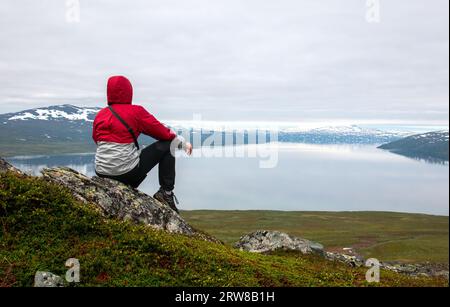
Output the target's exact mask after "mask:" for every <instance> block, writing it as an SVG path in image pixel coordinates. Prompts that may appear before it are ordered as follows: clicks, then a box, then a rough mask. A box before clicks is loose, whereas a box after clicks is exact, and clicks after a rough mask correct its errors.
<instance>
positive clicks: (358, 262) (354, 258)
mask: <svg viewBox="0 0 450 307" xmlns="http://www.w3.org/2000/svg"><path fill="white" fill-rule="evenodd" d="M324 256H325V258H326V259H328V260H331V261H339V262H342V263H345V264H347V265H349V266H351V267H361V266H365V264H366V261H365V260H364V258H363V257H361V256H360V255H348V254H340V253H331V252H325V253H324Z"/></svg>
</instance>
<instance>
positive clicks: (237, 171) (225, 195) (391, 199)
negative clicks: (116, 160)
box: [8, 144, 449, 215]
mask: <svg viewBox="0 0 450 307" xmlns="http://www.w3.org/2000/svg"><path fill="white" fill-rule="evenodd" d="M270 146H279V147H278V152H279V161H278V165H277V166H276V167H275V168H273V169H261V168H259V166H258V159H255V158H249V157H246V158H205V157H199V158H180V159H178V160H177V182H176V192H177V196H178V198H180V200H182V203H181V208H183V209H185V210H190V209H224V210H228V209H229V210H233V209H238V210H239V209H242V210H252V209H263V210H289V211H302V210H317V211H363V210H367V211H399V212H420V213H430V214H440V215H448V212H449V207H448V203H449V187H448V185H449V166H448V163H444V164H431V163H426V162H424V161H417V160H412V159H410V158H407V157H404V156H401V155H396V154H393V153H390V152H388V151H384V150H381V149H377V148H375V147H374V146H340V145H339V146H328V145H305V144H281V145H280V144H271V145H270ZM206 150H207V149H206ZM211 150H215V149H211ZM8 160H9V161H10V162H11V163H12V164H13V165H15V166H16V167H18V168H20V169H22V170H24V171H26V172H29V173H31V174H34V175H37V174H39V172H40V170H41V169H42V168H44V167H55V166H68V167H71V168H73V169H75V170H77V171H79V172H81V173H84V174H87V175H88V176H92V175H94V155H93V154H84V155H79V154H76V155H60V156H35V157H14V158H10V159H8ZM140 189H141V190H142V191H143V192H145V193H148V194H152V193H154V192H155V191H156V190H157V189H158V179H157V169H155V170H154V171H152V172H151V173H150V175H149V176H148V177H147V179H146V180H145V181H144V183H143V184H142V186H141V187H140Z"/></svg>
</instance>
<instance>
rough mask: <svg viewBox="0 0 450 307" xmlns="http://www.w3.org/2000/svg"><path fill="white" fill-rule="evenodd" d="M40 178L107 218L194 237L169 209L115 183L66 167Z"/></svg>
mask: <svg viewBox="0 0 450 307" xmlns="http://www.w3.org/2000/svg"><path fill="white" fill-rule="evenodd" d="M42 175H43V177H44V178H45V179H47V180H49V181H50V182H53V183H56V184H59V185H62V186H64V187H66V188H68V189H69V190H70V191H71V192H72V194H73V195H74V196H75V197H76V198H77V199H78V200H80V201H82V202H84V203H91V204H94V205H95V206H97V207H98V208H99V209H100V210H101V212H102V213H103V215H104V216H106V217H110V218H117V219H119V220H124V221H131V222H133V223H136V224H145V225H148V226H150V227H153V228H156V229H160V230H165V231H168V232H171V233H181V234H185V235H194V234H196V232H195V230H194V229H193V228H192V227H191V226H190V225H189V224H187V223H186V221H185V220H184V219H183V218H182V217H181V216H180V215H179V214H178V213H176V212H175V211H173V210H172V209H171V208H170V207H168V206H166V205H164V204H162V203H160V202H159V201H157V200H155V199H154V198H153V197H150V196H149V195H147V194H145V193H142V192H140V191H138V190H136V189H133V188H131V187H129V186H127V185H125V184H122V183H120V182H118V181H115V180H111V179H105V178H99V177H96V176H95V177H92V178H89V177H87V176H85V175H83V174H80V173H78V172H76V171H74V170H72V169H70V168H67V167H56V168H50V169H44V170H42Z"/></svg>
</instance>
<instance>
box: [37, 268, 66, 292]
mask: <svg viewBox="0 0 450 307" xmlns="http://www.w3.org/2000/svg"><path fill="white" fill-rule="evenodd" d="M34 287H39V288H57V287H64V281H63V279H62V278H61V277H59V276H58V275H55V274H53V273H51V272H42V271H37V272H36V275H34Z"/></svg>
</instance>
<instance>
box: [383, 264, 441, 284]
mask: <svg viewBox="0 0 450 307" xmlns="http://www.w3.org/2000/svg"><path fill="white" fill-rule="evenodd" d="M380 267H381V268H382V269H385V270H389V271H393V272H397V273H400V274H405V275H409V276H428V277H441V278H445V279H447V280H448V279H449V273H448V272H449V271H448V264H438V263H398V262H397V263H395V262H385V263H381V265H380Z"/></svg>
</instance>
